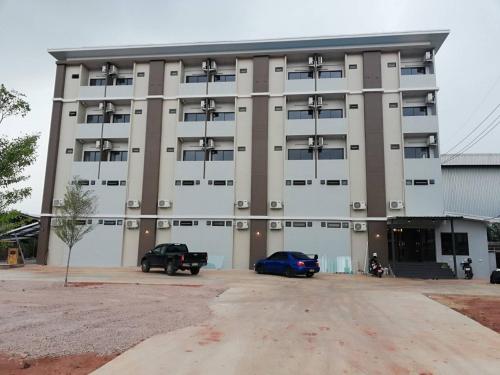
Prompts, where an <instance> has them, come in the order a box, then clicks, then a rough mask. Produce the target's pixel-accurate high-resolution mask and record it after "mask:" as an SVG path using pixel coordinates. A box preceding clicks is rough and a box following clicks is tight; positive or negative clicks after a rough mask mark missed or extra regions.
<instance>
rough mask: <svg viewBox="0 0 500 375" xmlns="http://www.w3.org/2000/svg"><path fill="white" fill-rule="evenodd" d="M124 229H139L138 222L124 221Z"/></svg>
mask: <svg viewBox="0 0 500 375" xmlns="http://www.w3.org/2000/svg"><path fill="white" fill-rule="evenodd" d="M125 227H126V228H127V229H137V228H139V220H135V219H133V220H126V221H125Z"/></svg>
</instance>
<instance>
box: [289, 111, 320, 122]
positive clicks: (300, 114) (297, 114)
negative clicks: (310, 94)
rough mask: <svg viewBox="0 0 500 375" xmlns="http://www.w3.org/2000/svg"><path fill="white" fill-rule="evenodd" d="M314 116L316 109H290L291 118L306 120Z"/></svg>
mask: <svg viewBox="0 0 500 375" xmlns="http://www.w3.org/2000/svg"><path fill="white" fill-rule="evenodd" d="M312 118H314V111H313V110H311V109H305V110H294V111H288V119H289V120H306V119H312Z"/></svg>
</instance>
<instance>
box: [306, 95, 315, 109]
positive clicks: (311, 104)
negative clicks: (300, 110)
mask: <svg viewBox="0 0 500 375" xmlns="http://www.w3.org/2000/svg"><path fill="white" fill-rule="evenodd" d="M307 105H308V106H309V108H314V96H310V97H309V98H308V100H307Z"/></svg>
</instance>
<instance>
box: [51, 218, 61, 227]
mask: <svg viewBox="0 0 500 375" xmlns="http://www.w3.org/2000/svg"><path fill="white" fill-rule="evenodd" d="M61 225H62V222H61V219H58V218H56V217H53V218H51V219H50V226H51V227H60V226H61Z"/></svg>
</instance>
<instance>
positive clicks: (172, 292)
mask: <svg viewBox="0 0 500 375" xmlns="http://www.w3.org/2000/svg"><path fill="white" fill-rule="evenodd" d="M77 286H78V287H77ZM222 292H223V290H222V289H220V288H215V287H210V286H200V287H184V286H171V285H135V284H115V285H113V284H102V285H100V284H89V285H88V286H85V285H81V284H79V285H75V286H71V287H67V288H64V287H63V286H62V284H61V283H52V282H44V281H36V282H35V281H1V282H0V327H1V329H0V352H4V353H9V354H16V355H21V356H26V357H30V358H36V357H45V356H62V355H72V354H81V353H97V354H101V355H107V354H113V353H120V352H123V351H124V350H127V349H128V348H130V347H132V346H134V345H136V344H137V343H139V342H140V341H142V340H144V339H146V338H148V337H151V336H153V335H156V334H159V333H165V332H169V331H173V330H176V329H179V328H184V327H187V326H191V325H195V324H198V323H200V322H203V321H205V320H207V319H208V318H209V316H210V309H209V307H208V303H209V301H210V300H211V299H212V298H214V297H216V296H217V295H219V294H220V293H222Z"/></svg>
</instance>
